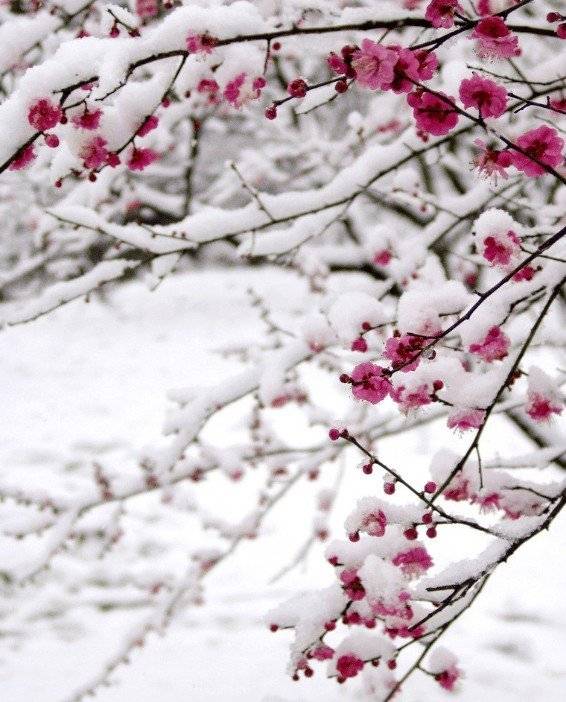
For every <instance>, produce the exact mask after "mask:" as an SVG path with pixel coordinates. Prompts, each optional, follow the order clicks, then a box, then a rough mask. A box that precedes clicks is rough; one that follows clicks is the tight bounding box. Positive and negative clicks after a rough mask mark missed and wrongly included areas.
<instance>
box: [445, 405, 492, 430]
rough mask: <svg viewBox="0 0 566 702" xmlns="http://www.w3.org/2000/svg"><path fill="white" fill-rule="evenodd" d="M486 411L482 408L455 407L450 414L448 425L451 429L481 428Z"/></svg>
mask: <svg viewBox="0 0 566 702" xmlns="http://www.w3.org/2000/svg"><path fill="white" fill-rule="evenodd" d="M484 418H485V411H484V410H480V409H453V410H452V411H451V412H450V414H449V415H448V421H447V426H448V428H449V429H459V430H460V431H468V429H479V428H480V427H481V425H482V424H483V420H484Z"/></svg>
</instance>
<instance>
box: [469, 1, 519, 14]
mask: <svg viewBox="0 0 566 702" xmlns="http://www.w3.org/2000/svg"><path fill="white" fill-rule="evenodd" d="M518 2H519V0H479V2H478V5H477V7H478V14H480V15H482V17H485V16H486V15H494V14H495V13H496V12H501V10H506V9H507V8H509V7H513V5H516V4H517V3H518Z"/></svg>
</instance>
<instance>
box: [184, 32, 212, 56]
mask: <svg viewBox="0 0 566 702" xmlns="http://www.w3.org/2000/svg"><path fill="white" fill-rule="evenodd" d="M217 43H218V40H217V39H216V38H215V37H211V36H210V35H209V34H189V36H188V37H187V51H188V52H189V54H211V53H212V50H213V49H214V47H215V46H216V44H217Z"/></svg>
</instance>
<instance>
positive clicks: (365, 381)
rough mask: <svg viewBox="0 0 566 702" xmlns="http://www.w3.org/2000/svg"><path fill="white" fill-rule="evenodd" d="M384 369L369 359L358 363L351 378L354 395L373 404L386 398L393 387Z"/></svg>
mask: <svg viewBox="0 0 566 702" xmlns="http://www.w3.org/2000/svg"><path fill="white" fill-rule="evenodd" d="M384 371H385V368H382V367H381V366H376V365H375V364H374V363H370V362H369V361H366V362H364V363H360V364H359V365H357V366H356V367H355V368H354V370H353V371H352V374H351V378H350V381H351V383H352V392H353V393H354V397H357V398H358V400H365V401H366V402H370V403H371V404H372V405H375V404H377V403H378V402H381V401H382V400H384V399H385V398H386V397H387V396H388V395H389V394H390V392H391V388H392V386H391V381H390V380H389V378H388V377H387V376H386V375H384Z"/></svg>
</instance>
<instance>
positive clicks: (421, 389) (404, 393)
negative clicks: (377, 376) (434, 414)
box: [391, 384, 432, 412]
mask: <svg viewBox="0 0 566 702" xmlns="http://www.w3.org/2000/svg"><path fill="white" fill-rule="evenodd" d="M391 397H392V399H393V401H394V402H396V403H397V404H398V405H399V407H400V408H401V410H402V411H403V412H410V411H411V410H413V409H417V408H418V407H424V406H425V405H429V404H430V403H431V402H432V398H431V396H430V390H429V388H428V385H426V384H423V385H419V386H418V387H416V388H414V389H413V390H407V389H406V388H405V387H404V386H402V385H401V386H400V387H399V388H395V390H393V391H392V393H391Z"/></svg>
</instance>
